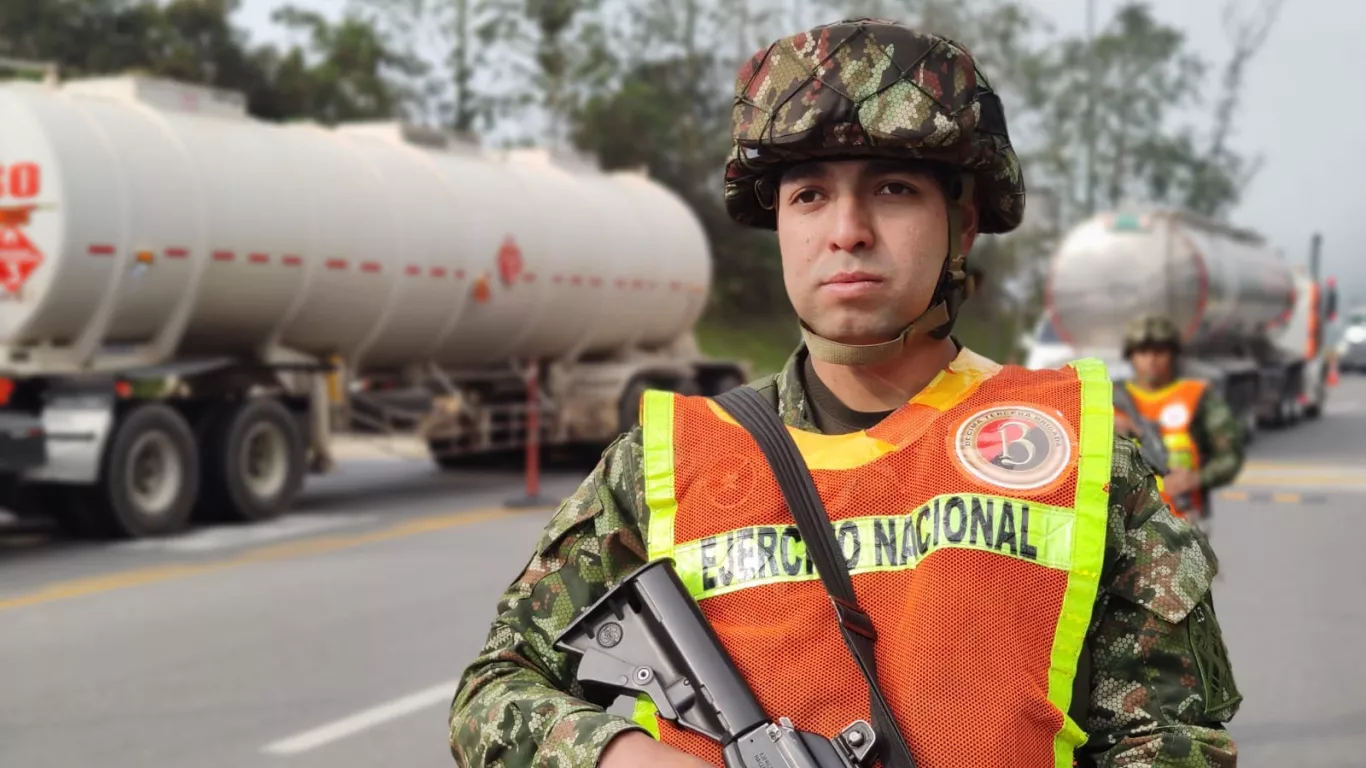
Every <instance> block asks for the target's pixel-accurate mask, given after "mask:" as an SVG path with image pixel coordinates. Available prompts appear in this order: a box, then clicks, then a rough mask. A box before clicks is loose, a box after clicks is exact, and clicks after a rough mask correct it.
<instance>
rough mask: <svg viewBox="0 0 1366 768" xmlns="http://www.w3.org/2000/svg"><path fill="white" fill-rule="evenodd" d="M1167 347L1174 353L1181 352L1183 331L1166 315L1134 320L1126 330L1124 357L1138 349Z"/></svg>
mask: <svg viewBox="0 0 1366 768" xmlns="http://www.w3.org/2000/svg"><path fill="white" fill-rule="evenodd" d="M1150 347H1166V348H1168V349H1170V350H1171V351H1172V352H1173V353H1179V352H1180V351H1181V329H1180V328H1177V327H1176V323H1174V322H1172V319H1171V318H1169V317H1167V316H1166V315H1142V316H1140V317H1136V318H1134V319H1133V320H1132V321H1130V322H1129V325H1128V327H1127V328H1125V329H1124V356H1125V357H1128V356H1129V355H1132V354H1133V353H1134V350H1136V349H1142V348H1150Z"/></svg>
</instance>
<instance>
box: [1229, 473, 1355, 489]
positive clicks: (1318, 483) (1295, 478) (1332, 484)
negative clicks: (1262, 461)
mask: <svg viewBox="0 0 1366 768" xmlns="http://www.w3.org/2000/svg"><path fill="white" fill-rule="evenodd" d="M1233 484H1234V485H1237V486H1268V485H1297V486H1315V487H1322V488H1366V478H1359V477H1343V476H1342V475H1253V476H1252V477H1240V478H1238V479H1237V480H1235V481H1233Z"/></svg>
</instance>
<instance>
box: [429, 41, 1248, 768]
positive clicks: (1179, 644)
mask: <svg viewBox="0 0 1366 768" xmlns="http://www.w3.org/2000/svg"><path fill="white" fill-rule="evenodd" d="M734 122H735V136H734V138H735V152H734V154H733V156H732V158H731V160H730V162H729V164H728V166H727V170H726V184H725V199H726V205H727V209H728V210H729V212H730V213H731V216H732V217H733V218H735V219H736V220H738V221H741V222H742V223H746V224H750V225H753V226H759V227H772V226H774V214H773V206H772V202H773V198H772V196H771V194H772V193H773V192H775V191H776V189H775V188H774V187H773V186H772V185H773V184H774V183H775V177H774V173H775V172H777V171H780V170H781V168H782V165H783V164H784V163H785V162H789V161H792V160H801V159H810V158H812V157H821V156H823V157H839V156H858V155H865V156H881V157H897V158H903V159H908V160H921V161H929V162H931V163H935V164H936V166H935V167H937V168H938V169H939V170H940V171H943V172H944V173H943V177H942V178H943V179H944V180H945V181H946V184H945V189H946V194H947V195H948V196H949V197H951V198H954V199H957V198H958V195H959V194H960V193H966V192H969V191H970V192H971V194H973V195H974V196H975V201H976V203H977V207H978V210H979V231H982V232H1006V231H1009V230H1011V229H1013V228H1014V227H1015V226H1017V225H1018V224H1019V221H1020V217H1021V214H1022V212H1023V207H1024V184H1023V181H1022V178H1021V175H1020V169H1019V165H1018V162H1017V161H1016V159H1015V154H1014V152H1013V150H1011V148H1010V143H1009V140H1008V138H1007V137H1006V132H1005V122H1004V117H1003V115H1002V114H1001V109H1000V103H999V101H998V100H997V99H996V97H995V95H994V94H993V93H992V92H991V90H990V88H989V86H987V85H986V83H985V80H984V79H982V78H981V76H980V73H979V72H977V70H976V67H975V64H974V63H973V62H972V59H971V57H970V56H969V55H968V54H967V52H966V50H965V49H963V48H962V47H961V46H958V45H957V44H955V43H952V42H951V41H947V40H944V39H943V38H939V37H935V36H930V35H924V34H922V33H918V32H915V31H913V30H908V29H906V28H905V27H902V26H900V25H894V24H891V23H883V22H855V23H842V24H836V25H831V26H826V27H820V28H817V29H816V30H812V31H811V32H807V33H802V34H799V35H795V36H793V37H790V38H786V39H784V40H781V41H779V42H777V43H775V44H774V45H773V46H771V47H770V48H768V49H767V50H765V51H761V52H760V53H759V54H757V55H756V56H755V57H754V59H752V60H751V61H750V62H749V63H748V64H747V65H746V66H745V67H744V68H743V69H742V70H741V72H740V76H739V78H738V79H737V83H736V103H735V112H734ZM955 171H957V173H959V174H967V175H968V178H967V179H966V182H967V183H966V184H965V185H964V186H963V187H961V188H956V187H955V185H954V182H955V181H956V180H958V179H955V173H954V172H955ZM954 208H955V206H950V211H951V213H950V233H951V237H950V253H949V254H948V255H947V257H946V259H945V266H944V274H943V279H941V282H940V288H939V290H938V291H937V292H936V294H935V299H934V300H933V301H932V302H931V304H932V306H931V310H930V311H928V312H927V313H926V315H925V316H922V317H926V316H928V317H930V318H931V319H930V321H929V322H930V325H929V326H927V327H925V328H923V330H927V331H928V332H931V333H933V334H936V335H940V337H941V338H942V337H944V336H947V335H948V333H949V328H950V326H951V325H952V320H953V317H954V315H955V313H956V309H957V304H958V303H959V302H960V301H961V300H962V299H963V298H965V296H966V295H967V294H969V293H970V292H971V281H970V280H969V279H968V273H967V270H966V269H965V263H964V258H963V255H962V254H961V253H959V252H958V249H957V245H958V244H957V242H956V240H957V234H958V233H957V232H956V225H955V223H954V220H953V216H954V214H953V213H952V211H953V210H954ZM936 312H937V313H938V314H935V313H936ZM917 323H919V320H917ZM903 336H904V334H903ZM808 341H809V337H808ZM808 354H813V355H814V354H816V352H815V350H813V349H812V348H811V346H810V344H809V343H808V344H804V345H802V346H800V347H799V348H798V350H797V352H796V354H794V355H793V356H792V357H791V358H790V359H789V361H788V363H787V365H786V366H785V367H784V368H783V370H782V371H781V372H779V373H778V374H776V375H775V376H773V377H771V378H768V379H766V380H761V381H760V382H757V383H756V384H754V385H752V386H757V387H759V388H761V389H767V390H768V391H769V392H770V394H771V395H772V399H773V400H774V401H775V402H776V403H777V407H778V411H779V413H780V414H781V415H782V417H783V419H784V421H785V422H786V423H788V424H789V425H791V426H793V427H796V428H798V429H804V430H809V431H813V432H820V431H822V430H821V429H820V428H819V427H818V422H819V423H820V424H823V425H826V426H827V429H830V430H831V431H838V426H837V422H832V421H831V420H830V419H819V418H818V414H817V413H816V410H817V404H816V403H815V402H814V401H813V392H815V388H816V384H817V382H808V381H805V380H804V378H803V371H804V370H805V365H806V361H807V355H808ZM854 428H857V427H854ZM846 429H847V428H846ZM642 471H643V470H642V445H641V430H640V428H639V427H636V428H634V429H632V430H631V431H629V432H628V433H627V434H625V435H623V436H622V437H620V438H619V439H618V440H617V441H616V442H615V443H613V445H612V446H611V447H609V448H608V449H607V451H606V452H605V453H604V454H603V458H602V461H601V462H600V463H599V464H598V466H597V468H596V469H595V470H594V471H593V472H592V473H591V474H590V475H589V476H588V478H587V479H586V480H584V482H583V483H582V484H581V485H580V486H579V488H578V490H577V491H576V492H575V493H574V494H573V496H572V497H571V498H569V499H568V500H567V501H566V502H565V503H564V504H563V505H562V506H561V507H560V509H559V510H558V511H557V512H556V514H555V515H554V516H553V517H552V519H551V520H550V522H549V524H548V525H547V526H546V528H545V530H544V531H543V532H542V534H541V536H540V538H539V540H538V541H537V542H536V545H535V550H534V552H533V553H532V554H531V557H530V560H529V561H528V563H527V565H526V567H525V569H524V570H523V572H522V574H521V575H520V576H519V577H518V578H517V579H516V580H515V581H514V582H513V583H512V584H511V585H510V586H509V587H508V589H507V591H506V592H505V593H504V594H503V596H502V599H501V600H500V601H499V604H498V609H497V614H498V615H497V617H496V618H495V619H494V621H493V624H492V627H491V629H490V632H489V635H488V639H487V642H486V643H485V646H484V648H483V650H482V651H481V652H480V654H479V656H478V657H477V658H476V659H475V660H474V662H473V663H472V664H470V666H469V667H468V669H466V671H465V673H464V675H463V676H462V678H461V682H460V685H459V689H458V690H457V692H456V695H455V698H454V700H453V701H452V703H451V710H450V747H451V753H452V755H453V756H454V757H455V759H456V761H457V763H459V764H460V765H469V766H501V767H502V768H522V767H524V766H558V767H560V768H566V767H568V766H584V767H585V768H587V767H588V766H595V765H596V764H597V762H598V758H599V755H600V754H601V752H602V750H603V749H604V748H605V747H606V745H607V743H608V742H609V741H610V740H611V739H612V738H614V737H615V736H617V735H618V734H621V733H622V732H624V731H627V730H631V729H639V726H637V725H636V724H635V723H633V722H632V721H631V720H629V719H627V718H625V717H621V716H617V715H614V714H609V713H607V712H605V711H604V706H605V705H607V704H610V702H601V701H588V700H586V699H585V692H584V691H583V689H582V688H581V687H580V686H579V685H578V683H577V682H576V679H575V669H574V666H573V664H572V663H571V662H570V661H569V659H568V658H567V657H566V656H565V655H563V654H561V653H558V652H556V651H555V650H554V649H553V647H552V643H553V641H554V638H555V637H556V636H558V635H559V634H560V632H562V631H563V630H564V629H565V627H566V626H567V625H568V624H569V623H570V622H571V621H572V620H573V619H574V618H575V617H576V616H577V615H578V614H579V612H581V611H582V610H583V609H584V608H586V607H587V606H589V605H590V604H592V603H593V602H594V601H596V600H597V599H598V598H600V597H601V596H602V595H603V594H605V593H606V592H607V591H608V590H609V589H611V588H612V587H614V586H616V585H617V584H618V583H620V582H621V580H622V579H623V578H624V577H625V576H627V575H629V574H630V573H631V572H633V571H634V570H635V569H637V568H638V567H640V566H641V565H642V564H644V562H645V561H646V557H647V554H646V547H645V543H644V537H643V532H644V531H647V530H648V529H649V524H650V520H649V515H650V510H649V507H648V506H647V504H646V502H645V488H644V481H643V477H642ZM1109 494H1110V497H1109V498H1110V501H1109V526H1108V531H1107V536H1106V551H1105V561H1104V567H1103V573H1102V580H1101V587H1102V588H1101V590H1100V593H1099V596H1098V603H1097V605H1096V610H1095V612H1094V619H1093V623H1092V625H1091V627H1090V631H1089V635H1088V640H1087V646H1086V649H1087V650H1086V651H1085V652H1083V654H1082V659H1081V665H1080V668H1079V670H1078V682H1079V686H1078V690H1079V694H1080V695H1078V696H1076V697H1074V699H1075V701H1076V702H1077V706H1076V707H1074V713H1073V714H1074V717H1075V718H1076V719H1077V720H1078V722H1079V724H1080V725H1081V726H1082V727H1083V728H1084V729H1085V730H1087V732H1088V733H1089V734H1090V741H1089V742H1088V744H1087V745H1086V747H1085V749H1084V750H1083V751H1082V752H1079V754H1078V757H1079V762H1080V764H1082V765H1092V764H1094V765H1098V766H1106V767H1110V766H1157V765H1163V766H1187V767H1189V768H1206V767H1209V766H1233V765H1235V764H1236V749H1235V746H1234V743H1233V740H1232V739H1231V738H1230V737H1229V735H1228V733H1227V732H1226V731H1225V730H1224V728H1223V724H1224V723H1226V722H1228V720H1229V719H1231V718H1232V716H1233V714H1234V713H1235V712H1236V710H1237V708H1238V705H1239V702H1240V701H1241V698H1242V697H1241V696H1240V695H1239V693H1238V691H1237V688H1236V685H1235V683H1234V680H1233V677H1232V675H1231V672H1230V667H1229V662H1228V655H1227V651H1226V648H1225V646H1224V642H1223V640H1222V637H1221V635H1220V631H1219V625H1218V620H1217V619H1216V617H1215V614H1214V607H1213V602H1212V599H1211V596H1210V586H1211V583H1212V581H1213V579H1214V576H1215V574H1216V572H1217V569H1218V566H1217V563H1216V560H1215V557H1214V554H1213V553H1212V552H1211V551H1210V550H1209V548H1208V547H1207V546H1206V545H1205V544H1204V543H1203V541H1202V540H1201V539H1199V538H1197V537H1196V536H1195V535H1194V533H1193V529H1192V528H1191V527H1190V526H1189V524H1187V523H1185V522H1183V521H1181V520H1179V519H1178V518H1176V517H1174V516H1173V515H1172V513H1171V511H1170V510H1169V509H1168V508H1167V506H1166V505H1165V504H1164V503H1163V502H1162V500H1161V497H1160V495H1159V494H1158V492H1157V488H1156V480H1155V476H1154V474H1153V472H1152V469H1151V467H1150V466H1149V465H1148V464H1147V463H1146V462H1144V460H1143V459H1142V458H1141V457H1140V456H1139V454H1138V449H1137V447H1136V446H1135V444H1134V443H1133V442H1132V441H1129V440H1127V439H1122V438H1116V440H1115V447H1114V459H1113V471H1112V476H1111V482H1110V485H1109ZM887 683H888V684H894V681H887ZM1088 684H1089V690H1086V689H1085V686H1086V685H1088ZM1087 694H1089V695H1087ZM640 730H642V732H644V731H643V729H640Z"/></svg>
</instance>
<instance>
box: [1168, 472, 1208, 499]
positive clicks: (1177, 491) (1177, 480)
mask: <svg viewBox="0 0 1366 768" xmlns="http://www.w3.org/2000/svg"><path fill="white" fill-rule="evenodd" d="M1162 486H1163V489H1164V490H1165V491H1166V492H1167V494H1168V495H1169V496H1172V497H1176V496H1180V495H1182V494H1185V493H1190V492H1191V491H1198V490H1200V474H1199V473H1198V472H1195V471H1193V470H1189V469H1185V468H1179V469H1173V470H1172V471H1171V474H1169V475H1167V476H1166V477H1164V478H1162Z"/></svg>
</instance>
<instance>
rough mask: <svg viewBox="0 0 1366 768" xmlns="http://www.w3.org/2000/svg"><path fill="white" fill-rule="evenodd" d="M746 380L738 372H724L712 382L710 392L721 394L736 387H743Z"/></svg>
mask: <svg viewBox="0 0 1366 768" xmlns="http://www.w3.org/2000/svg"><path fill="white" fill-rule="evenodd" d="M744 385H745V380H744V379H742V378H741V377H740V374H738V373H723V374H721V375H720V376H717V377H716V379H715V380H714V381H712V383H711V390H712V391H711V392H710V393H708V394H711V395H719V394H721V393H722V392H729V391H730V390H732V389H735V388H736V387H743V386H744Z"/></svg>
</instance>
